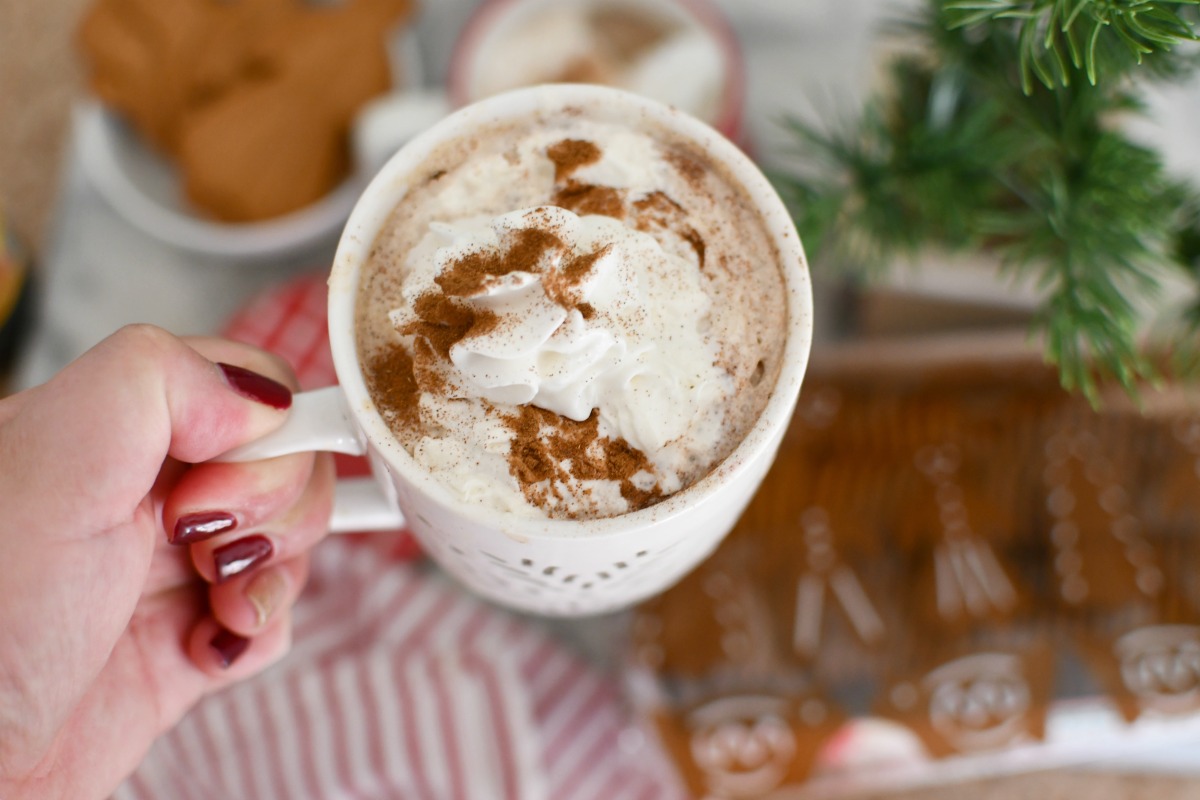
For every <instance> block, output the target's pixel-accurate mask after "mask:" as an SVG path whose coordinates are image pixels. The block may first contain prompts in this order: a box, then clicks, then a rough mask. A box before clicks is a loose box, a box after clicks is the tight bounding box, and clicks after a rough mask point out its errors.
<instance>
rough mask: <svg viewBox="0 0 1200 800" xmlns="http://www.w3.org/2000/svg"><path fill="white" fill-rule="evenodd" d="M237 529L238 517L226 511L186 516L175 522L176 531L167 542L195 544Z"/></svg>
mask: <svg viewBox="0 0 1200 800" xmlns="http://www.w3.org/2000/svg"><path fill="white" fill-rule="evenodd" d="M236 527H237V517H235V516H234V515H233V514H230V513H228V512H225V511H201V512H199V513H197V514H184V515H183V516H182V517H180V518H179V519H177V520H175V530H173V531H171V533H170V535H168V536H167V541H168V542H170V543H171V544H194V543H196V542H203V541H204V540H205V539H211V538H212V537H214V536H216V535H217V534H219V533H226V532H227V531H231V530H233V529H234V528H236Z"/></svg>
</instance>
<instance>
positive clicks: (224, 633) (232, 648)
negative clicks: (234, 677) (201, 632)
mask: <svg viewBox="0 0 1200 800" xmlns="http://www.w3.org/2000/svg"><path fill="white" fill-rule="evenodd" d="M208 646H209V647H211V648H212V649H213V650H214V651H215V652H216V654H217V658H219V659H220V660H221V666H222V667H223V668H224V669H229V667H230V666H231V665H232V664H233V662H235V661H237V660H238V659H239V658H241V656H242V653H244V652H246V648H247V647H249V646H250V640H249V639H247V638H246V637H245V636H238V635H237V634H236V633H234V632H233V631H230V630H226V629H225V628H221V630H219V631H217V634H216V636H214V637H212V639H210V640H209V642H208Z"/></svg>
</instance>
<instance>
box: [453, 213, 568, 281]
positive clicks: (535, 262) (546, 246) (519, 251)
mask: <svg viewBox="0 0 1200 800" xmlns="http://www.w3.org/2000/svg"><path fill="white" fill-rule="evenodd" d="M566 249H567V246H566V244H564V243H563V240H562V239H560V238H558V236H556V235H555V234H553V233H551V232H550V231H546V230H542V229H541V228H521V229H520V230H516V231H513V233H512V241H511V243H510V245H509V247H508V249H506V250H504V251H502V252H500V253H488V252H482V253H469V254H467V255H466V256H463V257H462V258H460V259H458V260H457V261H455V262H454V263H452V264H450V265H448V266H447V268H446V269H445V270H444V271H443V272H442V273H441V274H440V275H438V276H437V277H436V278H435V279H434V281H435V282H436V283H437V285H438V286H440V287H442V291H443V292H444V293H445V294H447V295H450V296H452V297H470V296H471V295H474V294H478V293H479V292H481V291H482V290H483V289H484V288H485V287H486V286H487V283H488V279H489V278H494V277H499V276H501V275H507V274H509V273H511V272H533V273H536V272H541V269H542V262H543V260H544V259H545V257H546V256H547V254H550V253H552V252H557V253H561V252H564V251H565V250H566Z"/></svg>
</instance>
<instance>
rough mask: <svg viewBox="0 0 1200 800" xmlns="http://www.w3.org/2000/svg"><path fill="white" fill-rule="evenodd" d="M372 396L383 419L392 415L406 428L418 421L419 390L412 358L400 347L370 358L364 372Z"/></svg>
mask: <svg viewBox="0 0 1200 800" xmlns="http://www.w3.org/2000/svg"><path fill="white" fill-rule="evenodd" d="M364 375H365V376H366V379H367V383H368V384H370V386H369V388H370V390H371V397H373V398H374V399H375V403H376V404H377V405H378V406H379V410H380V411H381V412H382V413H383V414H384V416H394V417H395V418H396V419H398V420H399V421H400V422H401V423H402V424H404V425H406V426H410V425H416V424H417V422H418V414H417V400H418V399H419V398H420V394H421V390H420V387H418V385H417V378H416V375H415V372H414V369H413V360H412V356H410V355H409V354H408V351H407V350H405V349H404V348H403V347H388V348H384V349H381V350H379V351H378V352H376V353H374V354H373V355H372V356H371V359H370V364H369V366H368V368H367V369H366V370H365V371H364Z"/></svg>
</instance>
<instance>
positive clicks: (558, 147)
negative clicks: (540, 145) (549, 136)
mask: <svg viewBox="0 0 1200 800" xmlns="http://www.w3.org/2000/svg"><path fill="white" fill-rule="evenodd" d="M601 155H603V153H602V151H601V150H600V148H599V147H597V146H596V145H594V144H592V143H591V142H589V141H586V140H584V139H563V140H562V141H561V142H558V143H557V144H552V145H550V147H548V148H546V156H547V157H548V158H549V159H550V160H551V161H553V162H554V182H555V183H559V182H561V181H562V180H563V179H565V178H567V177H569V176H570V175H571V174H572V173H573V172H575V170H577V169H580V168H582V167H586V166H587V165H588V164H594V163H596V162H597V161H599V160H600V156H601Z"/></svg>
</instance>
